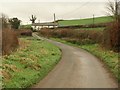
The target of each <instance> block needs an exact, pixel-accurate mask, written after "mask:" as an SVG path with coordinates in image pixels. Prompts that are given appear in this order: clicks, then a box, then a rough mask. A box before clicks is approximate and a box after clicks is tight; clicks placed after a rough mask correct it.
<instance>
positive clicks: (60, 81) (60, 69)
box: [32, 39, 118, 88]
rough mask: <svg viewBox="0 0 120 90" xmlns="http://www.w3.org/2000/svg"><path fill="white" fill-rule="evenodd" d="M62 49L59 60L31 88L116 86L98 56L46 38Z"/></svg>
mask: <svg viewBox="0 0 120 90" xmlns="http://www.w3.org/2000/svg"><path fill="white" fill-rule="evenodd" d="M47 40H48V39H47ZM48 41H49V42H51V43H53V44H55V45H57V46H58V47H60V49H61V50H62V58H61V61H60V62H59V63H58V64H57V65H56V66H55V68H54V69H53V70H52V71H51V72H50V73H49V74H48V75H47V76H46V77H45V78H44V79H43V80H41V81H40V82H39V83H38V84H36V85H34V86H33V87H32V88H117V87H118V85H117V82H116V81H115V80H114V79H113V78H112V77H111V75H110V73H108V71H107V70H106V69H105V68H104V65H103V64H102V63H101V62H100V60H99V59H98V58H96V57H95V56H93V55H92V54H90V53H88V52H87V51H85V50H83V49H80V48H76V47H72V46H69V45H66V44H63V43H60V42H56V41H52V40H48Z"/></svg>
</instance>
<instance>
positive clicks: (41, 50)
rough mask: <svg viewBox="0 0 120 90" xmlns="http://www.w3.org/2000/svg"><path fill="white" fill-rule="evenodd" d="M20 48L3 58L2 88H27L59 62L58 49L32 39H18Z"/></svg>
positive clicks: (45, 42) (42, 41) (59, 54)
mask: <svg viewBox="0 0 120 90" xmlns="http://www.w3.org/2000/svg"><path fill="white" fill-rule="evenodd" d="M20 40H21V47H20V48H19V49H18V50H17V51H16V52H13V53H12V54H11V55H9V56H4V57H3V65H2V68H3V69H2V73H3V74H2V75H3V87H4V88H5V89H7V88H27V87H30V86H31V85H33V84H35V83H36V82H38V81H40V80H41V79H43V77H45V76H46V75H47V74H48V72H49V71H51V70H52V69H53V67H54V66H55V65H56V64H57V63H58V62H59V60H60V57H61V52H60V50H59V48H58V47H56V46H55V45H53V44H51V43H48V42H47V41H44V40H37V39H35V38H33V37H24V38H20Z"/></svg>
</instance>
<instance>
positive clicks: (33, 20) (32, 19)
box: [30, 15, 37, 23]
mask: <svg viewBox="0 0 120 90" xmlns="http://www.w3.org/2000/svg"><path fill="white" fill-rule="evenodd" d="M36 19H37V18H36V16H35V15H32V16H31V18H30V21H32V23H35V20H36Z"/></svg>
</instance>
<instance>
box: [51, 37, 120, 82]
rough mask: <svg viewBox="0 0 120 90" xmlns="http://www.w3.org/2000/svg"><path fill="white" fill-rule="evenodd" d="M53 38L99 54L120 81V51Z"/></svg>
mask: <svg viewBox="0 0 120 90" xmlns="http://www.w3.org/2000/svg"><path fill="white" fill-rule="evenodd" d="M52 39H53V40H56V41H58V42H62V43H65V44H68V45H71V46H75V47H79V48H82V49H85V50H87V51H88V52H90V53H92V54H93V55H95V56H97V57H98V58H99V59H100V60H102V61H103V62H104V63H105V64H106V65H107V66H108V67H109V69H110V71H111V72H112V73H113V74H114V76H115V77H116V78H117V79H118V81H119V82H120V72H118V68H119V67H118V63H119V62H118V53H115V52H113V51H110V50H106V49H104V48H102V47H101V46H100V45H98V44H85V45H78V44H72V43H70V42H67V41H65V40H62V39H59V38H52Z"/></svg>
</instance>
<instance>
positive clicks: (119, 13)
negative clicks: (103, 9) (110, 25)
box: [107, 0, 120, 21]
mask: <svg viewBox="0 0 120 90" xmlns="http://www.w3.org/2000/svg"><path fill="white" fill-rule="evenodd" d="M107 9H108V11H109V14H110V15H112V16H113V17H114V18H115V20H117V21H118V20H120V0H114V1H110V0H109V3H108V5H107Z"/></svg>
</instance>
